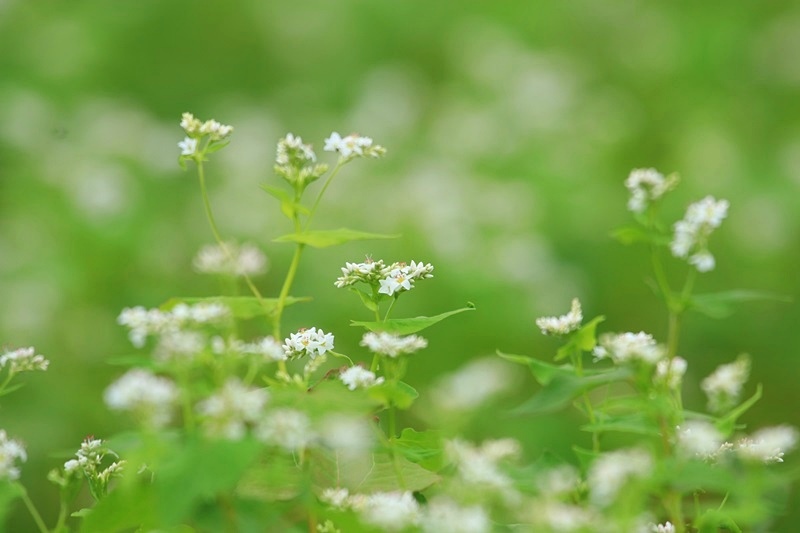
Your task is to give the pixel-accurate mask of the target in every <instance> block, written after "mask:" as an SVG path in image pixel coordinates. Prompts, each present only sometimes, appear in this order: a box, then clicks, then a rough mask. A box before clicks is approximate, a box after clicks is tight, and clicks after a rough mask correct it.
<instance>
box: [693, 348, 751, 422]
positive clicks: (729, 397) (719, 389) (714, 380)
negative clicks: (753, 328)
mask: <svg viewBox="0 0 800 533" xmlns="http://www.w3.org/2000/svg"><path fill="white" fill-rule="evenodd" d="M749 376H750V358H749V357H747V356H746V355H740V356H739V357H738V358H737V359H736V361H734V362H733V363H728V364H725V365H720V366H718V367H717V369H716V370H714V372H713V373H711V375H709V376H708V377H707V378H705V379H704V380H703V381H702V382H701V383H700V388H702V389H703V392H705V393H706V396H707V397H708V408H709V409H710V410H712V411H714V412H719V411H722V410H725V409H728V408H730V407H733V406H734V405H735V404H736V402H737V401H739V396H741V394H742V387H743V386H744V384H745V383H746V382H747V378H748V377H749Z"/></svg>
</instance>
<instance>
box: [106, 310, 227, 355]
mask: <svg viewBox="0 0 800 533" xmlns="http://www.w3.org/2000/svg"><path fill="white" fill-rule="evenodd" d="M230 314H231V313H230V310H229V309H228V308H227V307H225V306H224V305H222V304H219V303H198V304H194V305H187V304H184V303H179V304H178V305H176V306H175V307H173V308H172V309H171V310H169V311H163V310H161V309H145V308H144V307H141V306H137V307H126V308H125V309H123V310H122V312H121V313H120V315H119V317H117V323H118V324H120V325H122V326H125V327H127V328H128V329H130V332H129V334H128V337H129V338H130V340H131V343H132V344H133V345H134V346H136V347H137V348H141V347H142V346H144V344H145V341H146V340H147V337H148V336H150V335H161V334H163V333H166V332H174V331H177V330H180V329H181V328H182V327H184V326H187V325H190V326H200V325H203V324H209V323H219V322H222V321H224V320H227V319H228V318H229V317H230Z"/></svg>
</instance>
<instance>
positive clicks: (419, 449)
mask: <svg viewBox="0 0 800 533" xmlns="http://www.w3.org/2000/svg"><path fill="white" fill-rule="evenodd" d="M442 443H443V434H442V433H441V432H440V431H436V430H428V431H416V430H415V429H412V428H406V429H404V430H403V432H402V433H400V437H399V438H397V439H392V447H393V449H395V450H397V451H398V452H400V453H402V454H403V456H404V457H405V458H406V459H408V460H409V461H411V462H412V463H417V464H419V465H420V466H422V467H423V468H425V469H427V470H431V471H433V472H437V471H439V470H441V469H442V468H443V467H444V454H443V451H442Z"/></svg>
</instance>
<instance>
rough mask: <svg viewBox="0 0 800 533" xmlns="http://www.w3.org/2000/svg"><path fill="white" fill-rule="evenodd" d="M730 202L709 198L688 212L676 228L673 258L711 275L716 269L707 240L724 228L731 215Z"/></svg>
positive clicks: (692, 205)
mask: <svg viewBox="0 0 800 533" xmlns="http://www.w3.org/2000/svg"><path fill="white" fill-rule="evenodd" d="M728 205H729V204H728V201H727V200H716V199H714V198H713V197H712V196H706V197H705V198H703V199H702V200H700V201H699V202H695V203H693V204H691V205H690V206H689V208H688V209H687V210H686V215H684V217H683V220H679V221H678V222H676V223H675V225H674V227H673V228H674V230H675V233H674V236H673V239H672V243H671V244H670V248H671V250H672V255H674V256H675V257H680V258H683V259H686V258H688V259H689V263H690V264H691V265H693V266H694V267H695V268H696V269H697V270H698V271H699V272H708V271H709V270H713V269H714V266H715V261H714V256H713V255H711V252H709V251H708V238H709V236H710V235H711V233H712V232H713V231H714V229H716V228H718V227H719V226H720V224H722V221H723V219H725V217H726V216H727V214H728ZM692 251H694V253H693V254H692V255H691V256H690V254H691V253H692Z"/></svg>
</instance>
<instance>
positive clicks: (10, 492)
mask: <svg viewBox="0 0 800 533" xmlns="http://www.w3.org/2000/svg"><path fill="white" fill-rule="evenodd" d="M24 490H25V489H24V488H22V486H21V485H20V484H19V483H13V482H9V481H6V480H3V481H0V531H3V525H4V524H5V523H6V517H7V516H8V512H9V511H10V510H11V504H12V503H13V502H14V500H16V499H17V498H19V497H21V496H22V495H23V491H24Z"/></svg>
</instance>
